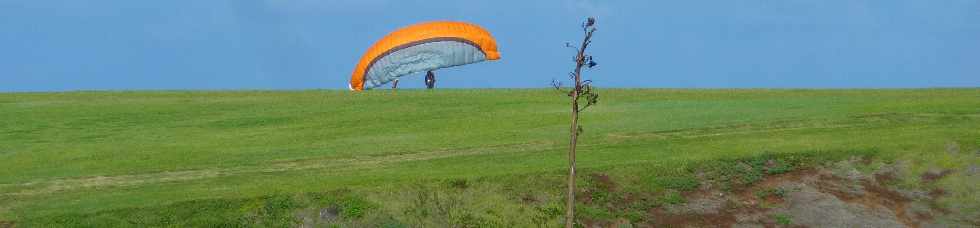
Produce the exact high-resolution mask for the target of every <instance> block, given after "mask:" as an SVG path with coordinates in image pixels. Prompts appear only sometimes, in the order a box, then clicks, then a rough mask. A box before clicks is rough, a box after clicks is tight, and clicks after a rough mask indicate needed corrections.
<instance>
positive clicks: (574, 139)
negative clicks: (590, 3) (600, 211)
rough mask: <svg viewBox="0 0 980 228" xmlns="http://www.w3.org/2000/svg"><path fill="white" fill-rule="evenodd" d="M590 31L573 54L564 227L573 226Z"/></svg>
mask: <svg viewBox="0 0 980 228" xmlns="http://www.w3.org/2000/svg"><path fill="white" fill-rule="evenodd" d="M591 38H592V32H587V33H586V34H585V39H583V40H582V45H581V46H579V47H581V48H579V50H578V55H577V56H575V88H574V90H572V94H571V95H572V96H571V97H572V126H571V129H570V136H569V137H570V138H571V140H569V141H570V142H569V145H568V199H567V200H568V202H566V205H565V207H566V209H565V227H566V228H572V227H575V147H576V145H578V112H579V109H578V96H579V93H580V92H581V91H582V66H583V65H585V48H586V47H588V46H589V39H591Z"/></svg>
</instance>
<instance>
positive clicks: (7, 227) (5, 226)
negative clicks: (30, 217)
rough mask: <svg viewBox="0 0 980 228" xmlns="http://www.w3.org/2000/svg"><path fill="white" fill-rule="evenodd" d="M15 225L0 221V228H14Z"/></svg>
mask: <svg viewBox="0 0 980 228" xmlns="http://www.w3.org/2000/svg"><path fill="white" fill-rule="evenodd" d="M14 227H17V224H16V223H14V222H11V221H0V228H14Z"/></svg>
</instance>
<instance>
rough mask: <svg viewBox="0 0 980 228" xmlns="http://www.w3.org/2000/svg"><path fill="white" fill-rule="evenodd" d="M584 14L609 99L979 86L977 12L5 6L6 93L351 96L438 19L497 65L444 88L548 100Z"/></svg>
mask: <svg viewBox="0 0 980 228" xmlns="http://www.w3.org/2000/svg"><path fill="white" fill-rule="evenodd" d="M589 15H595V16H597V17H598V18H599V19H598V24H597V25H598V28H599V31H598V32H597V33H596V37H595V43H594V46H593V49H591V50H592V52H593V54H594V55H595V56H596V57H595V58H596V61H597V62H598V63H599V66H598V67H597V68H596V69H593V70H591V71H589V72H587V75H586V76H587V77H590V78H592V79H594V80H595V85H597V86H599V87H672V88H692V87H694V88H715V87H726V88H727V87H738V88H742V87H766V88H787V87H807V88H827V87H831V88H840V87H862V88H864V87H875V88H880V87H978V86H980V0H941V1H940V0H739V1H717V0H673V1H660V0H635V1H626V0H622V1H620V0H610V1H590V0H540V1H539V0H519V1H518V0H494V1H462V0H320V1H316V0H162V1H134V0H91V1H80V0H0V91H64V90H137V89H346V86H347V82H348V80H349V78H350V73H351V71H352V70H353V68H354V65H355V64H356V63H357V61H358V59H359V58H360V57H361V55H362V54H363V51H365V50H366V49H367V48H368V47H369V46H370V45H371V44H373V42H374V41H376V40H377V39H379V38H381V37H382V36H384V35H385V34H387V33H388V32H390V31H392V30H394V29H396V28H398V27H401V26H405V25H409V24H413V23H417V22H422V21H427V20H459V21H467V22H472V23H476V24H479V25H481V26H483V27H485V28H487V29H488V30H490V31H491V33H493V35H494V36H495V37H496V38H497V41H498V45H499V49H500V51H501V54H502V59H501V61H496V62H483V63H478V64H472V65H467V66H462V67H455V68H450V69H443V70H440V71H438V72H437V75H438V77H439V78H438V79H439V84H438V85H437V86H439V87H456V88H473V87H481V88H482V87H491V88H502V87H547V86H549V83H550V82H551V80H552V79H562V78H565V75H566V73H567V72H568V71H569V70H571V67H572V62H571V58H572V54H573V53H572V50H571V49H567V48H565V47H563V45H564V43H565V42H573V43H574V42H577V41H579V40H580V39H581V34H580V32H581V30H580V29H579V27H578V25H579V23H580V22H581V21H582V20H583V19H584V18H585V17H586V16H589ZM422 80H423V79H422V77H421V75H414V76H410V77H408V78H406V79H404V80H403V81H402V83H401V85H400V86H401V87H414V88H418V87H422V86H423V83H422Z"/></svg>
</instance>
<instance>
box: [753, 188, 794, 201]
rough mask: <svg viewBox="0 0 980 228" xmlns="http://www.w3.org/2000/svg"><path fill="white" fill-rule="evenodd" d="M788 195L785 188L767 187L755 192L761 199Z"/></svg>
mask: <svg viewBox="0 0 980 228" xmlns="http://www.w3.org/2000/svg"><path fill="white" fill-rule="evenodd" d="M785 196H786V190H785V189H783V188H765V189H762V190H758V191H756V192H755V197H757V198H759V199H765V198H769V197H776V198H783V197H785Z"/></svg>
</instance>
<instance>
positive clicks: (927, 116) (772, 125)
mask: <svg viewBox="0 0 980 228" xmlns="http://www.w3.org/2000/svg"><path fill="white" fill-rule="evenodd" d="M950 117H952V118H969V119H977V118H980V114H944V113H923V114H908V113H879V114H867V115H855V116H851V117H848V118H845V119H823V120H821V119H798V120H781V121H769V122H764V123H744V124H733V125H722V126H716V127H707V128H689V129H676V130H665V131H652V132H636V133H627V134H607V135H606V136H607V138H609V139H612V140H614V141H616V140H624V139H664V140H666V139H687V138H702V137H715V136H726V135H745V134H758V133H772V132H781V131H795V130H816V129H845V128H859V127H871V126H885V125H889V124H897V123H911V122H929V121H936V120H937V119H939V118H950Z"/></svg>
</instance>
